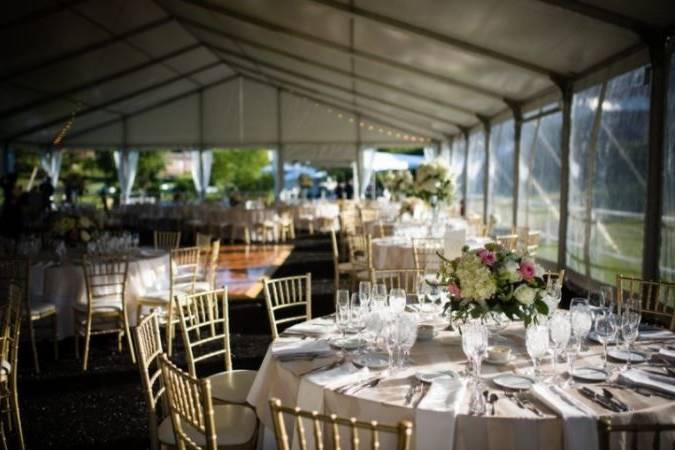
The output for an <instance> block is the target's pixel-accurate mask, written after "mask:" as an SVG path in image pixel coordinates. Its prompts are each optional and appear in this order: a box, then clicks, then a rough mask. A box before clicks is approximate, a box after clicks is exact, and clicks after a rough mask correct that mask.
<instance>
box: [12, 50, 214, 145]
mask: <svg viewBox="0 0 675 450" xmlns="http://www.w3.org/2000/svg"><path fill="white" fill-rule="evenodd" d="M221 64H222V62H220V61H216V62H215V63H210V64H207V65H205V66H201V67H198V68H196V69H193V70H191V71H189V72H185V73H183V74H181V75H178V76H175V77H171V78H169V79H166V80H164V81H161V82H159V83H155V84H153V85H150V86H147V87H144V88H141V89H137V90H135V91H132V92H130V93H128V94H124V95H121V96H119V97H115V98H112V99H110V100H107V101H105V102H103V103H99V104H97V105H93V106H91V107H89V108H87V109H85V110H82V111H80V113H79V115H81V116H84V115H87V114H91V113H93V112H96V111H100V110H102V109H105V108H107V107H109V106H112V105H114V104H116V103H120V102H123V101H126V100H129V99H132V98H135V97H138V96H139V95H143V94H145V93H148V92H151V91H154V90H157V89H159V88H162V87H164V86H167V85H169V84H172V83H175V82H177V81H180V80H183V79H185V78H187V77H189V76H191V75H195V74H197V73H200V72H204V71H206V70H209V69H212V68H214V67H216V66H219V65H221ZM70 117H71V115H70V114H68V115H66V116H61V117H58V118H56V119H53V120H49V121H46V122H42V123H39V124H37V125H35V126H32V127H29V128H24V129H23V130H21V131H19V132H18V133H15V134H13V135H12V136H9V137H7V139H8V140H10V141H14V140H16V139H18V138H21V137H23V136H27V135H29V134H33V133H35V132H37V131H41V130H44V129H45V128H49V127H52V126H54V125H58V124H60V123H62V122H65V121H66V120H68V119H70Z"/></svg>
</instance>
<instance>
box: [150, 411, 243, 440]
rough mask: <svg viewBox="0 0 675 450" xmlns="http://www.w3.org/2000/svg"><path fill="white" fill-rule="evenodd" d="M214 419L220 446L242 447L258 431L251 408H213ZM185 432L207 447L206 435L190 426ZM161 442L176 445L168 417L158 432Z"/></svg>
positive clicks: (184, 428)
mask: <svg viewBox="0 0 675 450" xmlns="http://www.w3.org/2000/svg"><path fill="white" fill-rule="evenodd" d="M213 412H214V414H213V417H214V419H215V423H216V435H217V437H218V440H217V442H218V446H219V447H220V446H229V445H242V444H245V443H247V442H248V441H250V440H251V438H252V437H253V434H254V433H255V431H256V417H255V413H254V412H253V410H252V409H251V408H247V407H245V406H239V405H218V406H214V407H213ZM183 430H184V431H185V432H186V433H187V434H188V436H190V439H192V440H193V441H194V442H195V443H196V444H197V445H199V446H205V445H206V441H205V439H204V435H203V434H201V433H200V432H198V431H197V430H195V429H194V428H193V427H192V426H190V425H184V426H183ZM157 434H158V436H159V440H160V441H161V442H162V443H164V444H167V445H175V443H176V438H175V436H174V434H173V425H172V424H171V418H170V417H167V418H166V419H164V420H163V421H162V423H161V424H160V425H159V429H158V430H157Z"/></svg>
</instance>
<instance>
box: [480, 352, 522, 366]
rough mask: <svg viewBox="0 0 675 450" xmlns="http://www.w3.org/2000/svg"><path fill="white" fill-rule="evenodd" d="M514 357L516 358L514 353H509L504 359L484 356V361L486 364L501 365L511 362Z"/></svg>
mask: <svg viewBox="0 0 675 450" xmlns="http://www.w3.org/2000/svg"><path fill="white" fill-rule="evenodd" d="M514 359H516V355H514V354H511V355H509V358H508V359H506V360H504V361H497V360H494V359H490V358H485V362H486V363H488V364H492V365H493V366H503V365H504V364H508V363H510V362H512V361H513V360H514Z"/></svg>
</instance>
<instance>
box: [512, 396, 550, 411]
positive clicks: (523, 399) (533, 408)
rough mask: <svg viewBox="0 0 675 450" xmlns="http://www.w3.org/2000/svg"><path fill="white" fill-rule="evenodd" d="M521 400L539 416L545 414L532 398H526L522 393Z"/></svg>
mask: <svg viewBox="0 0 675 450" xmlns="http://www.w3.org/2000/svg"><path fill="white" fill-rule="evenodd" d="M516 395H517V394H516ZM519 400H520V401H521V403H523V405H524V406H525V408H526V409H529V410H530V411H532V412H533V413H535V414H536V415H538V416H539V417H542V416H543V415H544V413H542V412H541V411H539V408H537V406H536V405H535V404H534V403H532V401H531V400H530V399H528V398H524V397H523V396H522V395H521V396H520V399H519Z"/></svg>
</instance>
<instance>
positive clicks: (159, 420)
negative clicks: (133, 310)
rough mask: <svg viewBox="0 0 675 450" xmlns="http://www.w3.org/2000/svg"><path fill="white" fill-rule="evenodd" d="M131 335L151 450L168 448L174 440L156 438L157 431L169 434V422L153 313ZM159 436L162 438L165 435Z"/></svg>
mask: <svg viewBox="0 0 675 450" xmlns="http://www.w3.org/2000/svg"><path fill="white" fill-rule="evenodd" d="M134 336H135V342H136V358H137V359H138V370H139V372H140V374H141V384H142V385H143V394H144V396H145V404H146V406H147V410H148V425H149V428H150V443H151V448H152V450H160V446H161V445H162V444H164V445H172V444H174V443H175V439H169V440H165V441H160V438H159V429H160V428H162V429H166V428H168V429H169V431H170V432H171V419H169V415H168V412H169V411H168V407H167V404H166V397H165V396H164V385H163V384H162V382H161V371H160V368H159V356H160V355H161V354H162V353H163V352H164V350H163V349H162V337H161V336H160V334H159V317H158V315H157V313H156V312H153V313H151V314H150V315H148V316H146V317H144V318H143V320H141V321H140V322H139V323H138V325H137V326H136V328H134ZM163 434H164V435H166V434H167V433H166V432H165V433H163ZM171 434H172V432H171ZM172 437H173V436H172Z"/></svg>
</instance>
